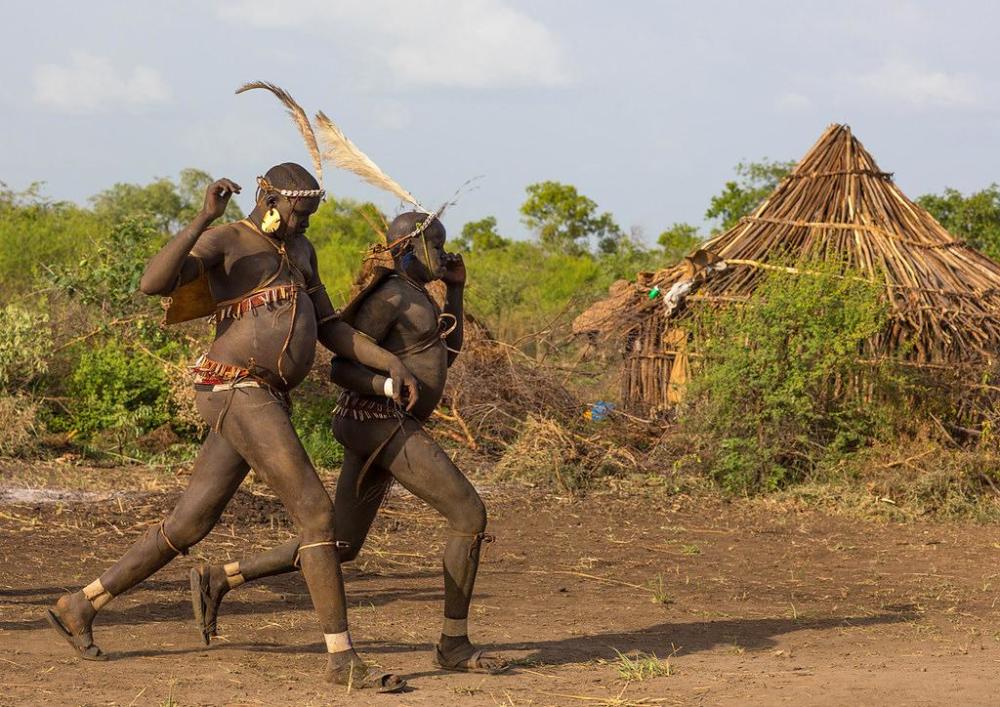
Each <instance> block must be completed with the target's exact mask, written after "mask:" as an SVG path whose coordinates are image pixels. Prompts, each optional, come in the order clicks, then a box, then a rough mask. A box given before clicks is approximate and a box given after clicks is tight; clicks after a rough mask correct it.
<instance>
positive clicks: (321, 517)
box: [292, 497, 334, 542]
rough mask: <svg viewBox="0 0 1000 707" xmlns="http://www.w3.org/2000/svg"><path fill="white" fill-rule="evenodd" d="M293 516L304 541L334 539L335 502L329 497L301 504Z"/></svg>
mask: <svg viewBox="0 0 1000 707" xmlns="http://www.w3.org/2000/svg"><path fill="white" fill-rule="evenodd" d="M292 517H293V519H294V521H295V525H296V528H297V530H298V531H299V535H300V536H301V537H302V540H303V542H315V541H319V540H332V539H333V529H334V524H333V523H334V520H333V504H332V503H330V499H329V497H327V498H325V499H322V500H314V501H309V502H307V503H303V504H301V505H300V506H299V507H298V508H296V509H295V512H294V514H293V516H292Z"/></svg>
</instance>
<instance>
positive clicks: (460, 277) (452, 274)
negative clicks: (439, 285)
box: [441, 253, 465, 285]
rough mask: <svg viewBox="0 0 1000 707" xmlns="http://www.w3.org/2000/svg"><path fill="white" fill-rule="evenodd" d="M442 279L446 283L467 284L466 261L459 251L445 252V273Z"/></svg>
mask: <svg viewBox="0 0 1000 707" xmlns="http://www.w3.org/2000/svg"><path fill="white" fill-rule="evenodd" d="M441 280H442V281H444V283H445V284H446V285H464V284H465V261H464V260H463V259H462V256H461V255H460V254H458V253H445V254H444V275H442V276H441Z"/></svg>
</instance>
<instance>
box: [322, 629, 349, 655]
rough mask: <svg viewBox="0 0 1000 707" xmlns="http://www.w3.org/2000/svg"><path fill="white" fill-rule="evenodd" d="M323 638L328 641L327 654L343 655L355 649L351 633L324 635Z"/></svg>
mask: <svg viewBox="0 0 1000 707" xmlns="http://www.w3.org/2000/svg"><path fill="white" fill-rule="evenodd" d="M323 638H325V639H326V652H327V653H342V652H344V651H349V650H351V648H353V644H352V643H351V632H350V631H344V632H343V633H324V634H323Z"/></svg>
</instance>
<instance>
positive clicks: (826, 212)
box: [573, 125, 1000, 366]
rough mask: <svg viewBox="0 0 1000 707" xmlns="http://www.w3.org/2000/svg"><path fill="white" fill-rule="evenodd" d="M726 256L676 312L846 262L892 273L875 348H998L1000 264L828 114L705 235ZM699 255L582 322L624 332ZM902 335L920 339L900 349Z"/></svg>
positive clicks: (642, 280) (932, 358)
mask: <svg viewBox="0 0 1000 707" xmlns="http://www.w3.org/2000/svg"><path fill="white" fill-rule="evenodd" d="M701 248H703V249H705V250H707V251H710V252H712V253H715V254H717V255H718V256H720V257H721V258H722V259H724V260H725V261H726V263H727V266H728V267H727V268H726V269H725V270H722V271H720V272H712V273H706V274H705V276H704V277H702V276H699V277H698V278H696V284H695V286H694V287H693V289H692V290H691V292H690V294H689V295H688V297H687V298H686V300H685V304H684V306H681V307H680V308H679V309H678V310H677V311H675V312H672V313H670V314H668V315H667V316H668V318H669V317H670V316H677V315H678V313H679V312H682V311H684V308H685V306H692V305H693V304H694V303H696V302H707V303H709V304H713V305H721V304H725V303H727V302H733V301H737V302H738V301H740V300H743V299H746V298H747V297H748V296H749V295H750V294H751V293H753V291H754V289H755V288H756V286H757V284H758V283H759V282H760V280H761V277H762V276H763V275H764V273H766V272H767V271H768V270H769V269H774V268H779V267H780V268H782V269H784V268H785V267H787V266H788V265H789V264H792V265H793V266H794V264H795V263H810V262H816V261H817V260H825V261H834V262H838V263H841V262H842V263H845V264H846V265H847V266H849V267H851V268H854V269H856V270H857V271H860V272H861V273H863V275H864V276H865V277H867V278H870V279H871V280H873V281H875V282H878V283H880V284H884V285H885V287H886V291H887V294H888V297H889V301H890V303H891V326H890V327H889V328H888V330H887V331H885V332H884V333H883V334H882V335H880V336H879V337H878V339H877V340H875V341H872V342H871V344H872V346H871V352H872V353H877V354H881V355H895V354H896V353H897V352H898V351H900V350H902V351H904V352H905V354H904V355H905V357H906V358H907V359H908V360H910V361H912V362H916V363H921V364H928V365H935V364H940V365H949V366H951V365H954V364H970V363H975V364H979V363H983V362H986V361H989V360H991V359H993V358H995V356H996V352H997V350H998V347H1000V264H997V263H996V262H994V261H993V260H991V259H990V258H988V257H986V256H985V255H983V254H982V253H980V252H978V251H976V250H974V249H973V248H971V247H970V246H968V245H966V244H965V243H964V242H962V241H959V240H957V239H956V238H954V237H953V236H952V235H951V234H950V233H948V232H947V231H946V230H945V229H944V228H943V227H942V226H941V225H940V224H939V223H938V222H937V221H936V220H934V218H933V217H932V216H931V215H930V214H929V213H928V212H927V211H926V210H924V209H923V208H921V207H919V206H917V205H916V204H915V203H913V202H912V201H910V200H909V199H908V198H907V197H906V196H905V195H904V194H903V192H901V191H900V190H899V188H898V187H897V186H896V185H895V184H894V183H893V181H892V175H891V174H889V173H886V172H883V171H881V170H880V169H879V167H878V165H877V164H876V163H875V160H874V159H872V157H871V155H870V154H868V152H867V151H866V150H865V148H864V147H863V146H862V145H861V143H860V142H859V141H858V139H857V138H855V137H854V136H853V135H852V134H851V131H850V128H849V127H847V126H846V125H831V126H830V127H829V128H827V130H826V132H824V133H823V135H822V136H821V137H820V139H819V140H818V141H817V142H816V144H815V145H813V147H812V149H810V150H809V152H807V153H806V155H805V157H803V158H802V160H801V161H800V162H799V163H798V165H797V166H796V167H795V169H794V170H793V171H792V173H791V174H790V175H789V176H788V177H786V178H785V179H784V180H783V181H782V182H781V184H779V185H778V187H777V188H776V189H775V191H774V193H772V194H771V196H770V197H768V199H767V200H766V201H764V203H762V204H761V205H760V207H758V208H757V210H756V211H755V212H754V213H753V214H752V215H750V216H747V217H745V218H743V219H742V220H741V221H740V222H739V223H738V224H737V225H736V226H735V227H733V228H731V229H730V230H728V231H726V232H725V233H722V234H720V235H718V236H716V237H715V238H712V239H711V240H709V241H707V242H706V243H704V244H702V246H701ZM691 272H692V268H691V265H689V264H687V263H684V262H682V263H681V264H680V265H678V266H676V267H673V268H669V269H667V270H661V271H659V272H657V273H640V275H639V277H638V279H637V282H635V283H629V284H628V286H625V285H623V284H622V283H616V285H615V287H613V288H612V292H611V296H610V297H609V298H608V299H606V300H603V301H601V302H598V303H597V304H595V305H594V306H593V307H591V308H590V309H589V310H587V311H586V312H584V313H583V314H582V315H580V317H579V318H578V319H577V320H576V321H575V322H574V327H573V328H574V330H575V331H576V332H577V333H591V334H593V333H600V334H604V335H610V334H615V333H626V332H628V331H630V330H633V329H635V328H636V327H637V326H639V325H640V324H641V322H642V321H644V320H645V319H648V317H650V316H652V315H653V314H654V313H655V312H656V310H657V308H660V311H661V312H662V311H663V310H662V307H663V304H662V300H661V299H654V300H650V299H649V297H648V296H647V295H648V292H649V290H650V288H651V287H653V286H654V285H655V286H658V287H659V288H660V290H662V291H664V292H665V291H667V290H668V289H669V288H670V287H671V286H672V285H673V284H674V283H676V282H678V281H680V280H684V279H686V278H690V276H691ZM903 344H907V345H912V347H910V346H907V347H906V348H902V345H903Z"/></svg>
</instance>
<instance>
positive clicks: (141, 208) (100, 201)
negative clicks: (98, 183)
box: [91, 178, 183, 231]
mask: <svg viewBox="0 0 1000 707" xmlns="http://www.w3.org/2000/svg"><path fill="white" fill-rule="evenodd" d="M91 203H92V204H93V205H94V213H95V214H97V215H98V216H99V217H101V218H102V219H105V220H106V221H107V222H108V223H118V222H119V221H122V220H124V219H126V218H128V217H130V216H139V215H144V216H148V217H149V219H150V221H151V223H152V225H153V227H154V228H155V229H156V230H158V231H168V230H172V229H171V227H172V226H173V224H175V223H176V222H177V217H178V215H179V214H180V212H181V209H182V208H183V203H182V202H181V197H180V194H178V193H177V187H176V186H175V185H174V183H173V182H171V181H170V180H169V179H166V178H161V179H157V180H156V181H154V182H151V183H149V184H147V185H145V186H142V185H139V184H126V183H121V182H120V183H118V184H115V185H114V186H112V187H109V188H108V189H105V190H104V191H102V192H100V193H99V194H96V195H95V196H93V197H91Z"/></svg>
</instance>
